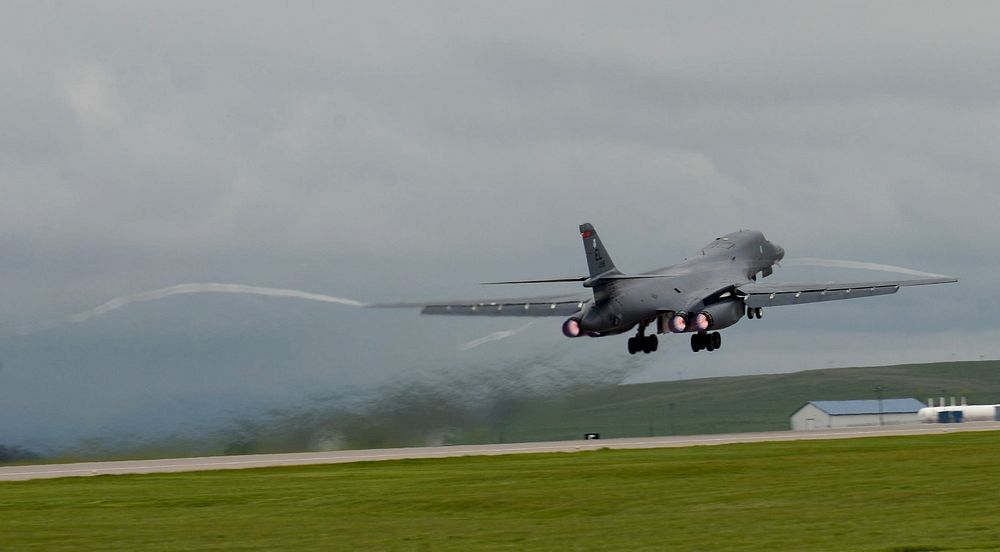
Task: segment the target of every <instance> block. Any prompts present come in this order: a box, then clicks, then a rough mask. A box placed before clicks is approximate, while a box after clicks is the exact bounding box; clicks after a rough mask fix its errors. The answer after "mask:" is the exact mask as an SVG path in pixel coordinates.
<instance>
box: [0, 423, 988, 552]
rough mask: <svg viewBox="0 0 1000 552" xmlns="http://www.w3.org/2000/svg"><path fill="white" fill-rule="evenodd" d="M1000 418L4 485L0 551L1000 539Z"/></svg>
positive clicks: (821, 546) (807, 546) (835, 544)
mask: <svg viewBox="0 0 1000 552" xmlns="http://www.w3.org/2000/svg"><path fill="white" fill-rule="evenodd" d="M998 521H1000V432H988V433H962V434H951V435H936V436H921V437H892V438H867V439H853V440H843V441H820V442H816V441H814V442H799V443H794V442H790V443H761V444H740V445H727V446H717V447H695V448H687V449H660V450H636V451H611V450H601V451H596V452H587V453H576V454H528V455H516V456H504V457H465V458H453V459H442V460H409V461H391V462H374V463H359V464H341V465H330V466H310V467H294V468H275V469H255V470H240V471H216V472H201V473H189V474H168V475H142V476H101V477H94V478H71V479H61V480H40V481H27V482H16V483H2V484H0V549H2V550H18V551H28V550H74V551H77V550H171V551H175V550H476V549H480V550H482V549H490V550H497V549H499V550H522V549H530V550H539V549H541V550H607V549H620V550H642V549H645V550H767V551H775V550H809V551H816V550H873V551H918V550H998V549H1000V524H998Z"/></svg>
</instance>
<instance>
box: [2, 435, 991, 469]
mask: <svg viewBox="0 0 1000 552" xmlns="http://www.w3.org/2000/svg"><path fill="white" fill-rule="evenodd" d="M960 431H1000V422H971V423H964V424H926V425H905V426H904V425H899V426H882V427H861V428H844V429H825V430H817V431H774V432H768V433H733V434H719V435H688V436H675V437H639V438H631V439H601V440H595V441H553V442H542V443H517V444H506V445H458V446H440V447H416V448H397V449H372V450H339V451H331V452H306V453H292V454H249V455H244V456H211V457H203V458H171V459H164V460H126V461H119V462H81V463H76V464H42V465H36V466H8V467H3V468H0V481H19V480H25V479H49V478H55V477H74V476H89V475H109V474H126V473H164V472H186V471H203V470H229V469H240V468H264V467H274V466H301V465H308V464H339V463H344V462H364V461H371V460H400V459H407V458H445V457H451V456H482V455H498V454H523V453H531V452H579V451H585V450H596V449H599V448H612V449H642V448H669V447H691V446H698V445H725V444H730V443H756V442H762V441H799V440H815V439H852V438H857V437H876V436H887V435H927V434H940V433H952V432H960Z"/></svg>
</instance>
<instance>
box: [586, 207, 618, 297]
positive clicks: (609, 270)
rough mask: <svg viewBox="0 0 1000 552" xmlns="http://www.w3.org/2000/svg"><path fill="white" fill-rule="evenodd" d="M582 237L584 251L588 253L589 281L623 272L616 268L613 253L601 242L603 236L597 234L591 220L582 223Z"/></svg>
mask: <svg viewBox="0 0 1000 552" xmlns="http://www.w3.org/2000/svg"><path fill="white" fill-rule="evenodd" d="M580 237H581V238H583V251H584V252H585V253H586V254H587V268H588V269H590V279H589V280H588V282H593V281H596V280H599V279H600V278H601V277H602V276H610V275H612V274H621V272H619V271H618V269H617V268H615V263H614V261H612V260H611V255H609V254H608V252H607V250H606V249H604V244H603V243H601V238H600V237H599V236H598V235H597V230H594V225H593V224H590V223H589V222H587V223H584V224H581V225H580ZM584 285H586V283H584Z"/></svg>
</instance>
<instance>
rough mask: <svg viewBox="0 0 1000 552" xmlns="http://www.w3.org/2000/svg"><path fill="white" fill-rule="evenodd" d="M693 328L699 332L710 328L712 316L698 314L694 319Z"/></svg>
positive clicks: (703, 313) (704, 313)
mask: <svg viewBox="0 0 1000 552" xmlns="http://www.w3.org/2000/svg"><path fill="white" fill-rule="evenodd" d="M694 327H695V328H698V330H700V331H705V330H707V329H709V328H711V327H712V315H711V314H708V313H707V312H699V313H698V315H697V316H695V317H694Z"/></svg>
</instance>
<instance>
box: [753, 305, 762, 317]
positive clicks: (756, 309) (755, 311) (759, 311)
mask: <svg viewBox="0 0 1000 552" xmlns="http://www.w3.org/2000/svg"><path fill="white" fill-rule="evenodd" d="M754 314H755V315H757V320H760V319H761V318H764V309H762V308H760V307H757V308H755V309H754Z"/></svg>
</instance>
